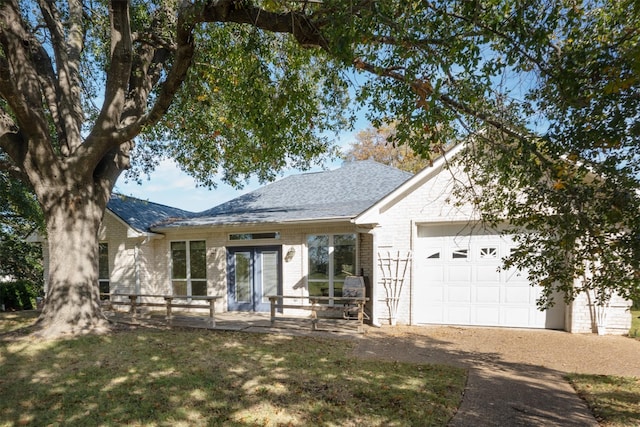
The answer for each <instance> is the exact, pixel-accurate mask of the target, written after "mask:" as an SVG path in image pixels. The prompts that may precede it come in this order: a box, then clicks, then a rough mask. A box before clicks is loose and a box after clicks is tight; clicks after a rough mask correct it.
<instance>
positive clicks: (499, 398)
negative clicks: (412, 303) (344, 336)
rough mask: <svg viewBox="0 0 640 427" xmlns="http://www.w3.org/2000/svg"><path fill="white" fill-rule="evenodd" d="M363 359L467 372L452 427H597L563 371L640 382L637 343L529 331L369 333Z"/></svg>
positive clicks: (361, 346)
mask: <svg viewBox="0 0 640 427" xmlns="http://www.w3.org/2000/svg"><path fill="white" fill-rule="evenodd" d="M354 351H355V352H356V354H357V355H358V357H363V358H372V359H379V358H382V359H387V360H397V361H402V362H416V363H438V364H449V365H455V366H460V367H464V368H467V369H468V370H469V376H468V379H467V385H466V387H465V392H464V396H463V399H462V404H461V405H460V407H459V408H458V412H457V413H456V415H455V416H454V417H453V419H452V420H451V421H450V423H449V427H479V426H496V427H497V426H501V427H502V426H510V427H511V426H528V427H547V426H552V425H553V426H563V427H597V426H598V422H597V421H596V419H595V418H594V417H593V415H592V414H591V411H590V410H589V408H588V407H587V405H586V403H585V402H584V401H583V400H582V399H580V398H579V397H578V396H577V395H576V393H575V391H574V390H573V388H572V387H571V385H570V384H569V383H568V382H567V381H566V379H565V378H564V374H565V373H574V372H577V373H587V374H607V375H620V376H635V377H638V378H640V341H638V340H633V339H631V338H627V337H621V336H597V335H577V334H569V333H567V332H560V331H550V330H530V329H502V328H469V327H407V326H402V327H395V328H380V329H369V330H368V331H367V334H366V335H365V336H364V337H362V338H361V339H360V340H358V344H357V345H356V347H355V349H354Z"/></svg>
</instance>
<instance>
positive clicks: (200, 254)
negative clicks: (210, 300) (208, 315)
mask: <svg viewBox="0 0 640 427" xmlns="http://www.w3.org/2000/svg"><path fill="white" fill-rule="evenodd" d="M171 284H172V286H173V294H174V295H189V296H202V295H207V247H206V244H205V242H204V240H191V241H183V242H171Z"/></svg>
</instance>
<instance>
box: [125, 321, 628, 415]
mask: <svg viewBox="0 0 640 427" xmlns="http://www.w3.org/2000/svg"><path fill="white" fill-rule="evenodd" d="M113 320H116V321H119V322H123V321H124V322H128V323H130V322H132V319H131V318H130V316H128V315H118V316H116V317H113ZM133 323H140V324H145V325H157V326H159V327H166V323H165V322H164V319H163V317H162V316H156V317H155V318H154V316H147V317H146V318H145V317H138V318H137V319H134V320H133ZM171 325H172V326H178V327H196V328H206V327H207V322H206V321H205V320H203V319H202V318H197V317H176V318H175V319H174V320H173V321H172V324H171ZM215 329H216V330H233V331H246V332H256V333H282V334H289V335H312V334H313V335H314V336H318V335H327V336H331V337H336V338H338V337H340V338H343V339H344V338H347V339H355V340H357V341H358V348H360V347H362V348H363V349H365V350H364V351H362V352H361V353H360V354H359V355H361V356H362V357H370V358H376V357H381V358H385V359H388V358H392V359H395V360H398V361H410V362H419V363H441V364H450V365H456V366H460V367H464V368H466V369H468V372H469V375H468V380H467V385H466V388H465V393H464V397H463V401H462V404H461V406H460V408H459V409H458V412H457V413H456V415H455V416H454V418H453V419H452V420H451V422H450V424H449V426H450V427H482V426H501V427H502V426H504V427H511V426H535V427H541V426H545V427H547V426H567V427H571V426H576V427H577V426H581V427H591V426H594V427H595V426H598V425H599V424H598V422H597V421H596V420H595V418H594V417H593V415H592V414H591V412H590V410H589V408H588V407H587V405H586V403H585V402H584V401H583V400H582V399H581V398H579V397H578V396H577V395H576V393H575V391H574V390H573V388H572V387H571V385H570V384H569V383H568V382H567V380H566V379H565V378H564V377H563V375H564V373H563V372H562V371H559V370H556V369H550V368H549V367H542V366H536V365H535V364H533V363H518V362H511V361H509V360H507V359H505V358H502V357H495V356H494V355H493V353H492V354H489V353H487V352H483V351H466V350H460V349H459V348H454V347H451V346H446V345H445V346H442V345H441V343H444V342H446V341H443V340H438V339H433V337H427V338H426V339H425V338H424V337H423V336H422V335H417V337H411V338H409V339H408V338H407V337H401V336H399V337H394V336H393V335H388V334H387V333H381V332H380V330H376V329H375V328H371V329H370V330H369V333H365V334H359V333H357V332H356V329H355V327H353V326H351V325H349V324H348V323H344V324H340V323H332V322H329V321H327V322H322V321H321V322H320V331H316V332H312V331H311V328H310V321H309V320H306V319H297V320H295V319H294V320H278V321H276V324H275V325H274V326H273V327H272V326H271V323H270V320H269V317H268V315H265V314H262V313H221V314H217V315H216V328H215ZM493 332H494V334H500V333H501V332H500V329H494V330H493ZM550 332H551V333H552V334H553V333H555V334H562V333H561V332H557V331H550ZM508 333H512V331H509V332H508ZM522 333H525V334H526V333H527V331H524V332H522ZM531 333H536V332H531ZM538 333H539V332H538ZM567 335H568V334H567ZM420 340H422V341H420ZM446 343H447V344H450V343H449V342H446ZM639 344H640V343H639ZM389 347H392V348H389ZM634 348H636V347H633V346H632V349H634ZM637 348H638V349H640V345H639V346H637ZM524 351H527V350H526V349H524ZM538 351H539V349H538ZM627 352H628V351H627ZM534 353H535V351H534ZM495 354H498V353H495ZM637 354H638V353H636V355H637ZM390 355H392V356H390ZM533 357H534V358H535V357H536V356H535V355H534V356H533ZM627 357H632V358H633V357H634V356H633V355H630V356H629V355H627Z"/></svg>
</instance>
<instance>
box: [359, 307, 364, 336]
mask: <svg viewBox="0 0 640 427" xmlns="http://www.w3.org/2000/svg"><path fill="white" fill-rule="evenodd" d="M358 332H359V333H362V332H364V301H358Z"/></svg>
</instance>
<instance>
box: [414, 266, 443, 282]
mask: <svg viewBox="0 0 640 427" xmlns="http://www.w3.org/2000/svg"><path fill="white" fill-rule="evenodd" d="M444 271H445V270H444V267H443V266H442V265H429V266H426V267H425V268H424V269H422V274H421V275H420V277H419V278H418V279H419V280H420V281H424V280H430V281H432V282H441V281H443V280H444Z"/></svg>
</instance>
